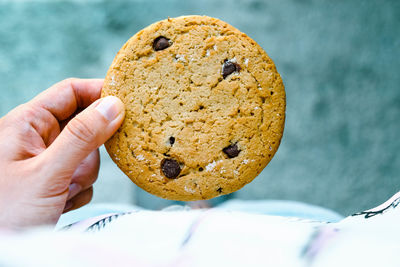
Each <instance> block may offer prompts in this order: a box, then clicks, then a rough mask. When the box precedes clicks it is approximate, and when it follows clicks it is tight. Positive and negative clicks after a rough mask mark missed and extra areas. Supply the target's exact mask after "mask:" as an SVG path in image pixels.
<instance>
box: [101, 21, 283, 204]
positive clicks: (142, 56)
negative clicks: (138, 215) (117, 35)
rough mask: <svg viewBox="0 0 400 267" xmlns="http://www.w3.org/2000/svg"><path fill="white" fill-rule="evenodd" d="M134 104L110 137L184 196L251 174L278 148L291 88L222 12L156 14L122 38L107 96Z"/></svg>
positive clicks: (164, 187) (227, 187)
mask: <svg viewBox="0 0 400 267" xmlns="http://www.w3.org/2000/svg"><path fill="white" fill-rule="evenodd" d="M107 95H115V96H117V97H119V98H120V99H121V100H122V101H123V102H124V103H125V106H126V118H125V121H124V123H123V125H122V127H121V128H120V129H119V131H118V132H117V133H116V134H115V135H114V136H113V137H112V138H111V139H110V140H109V141H108V142H107V143H106V148H107V151H108V152H109V154H110V155H111V157H112V159H113V160H114V162H116V164H117V165H118V166H119V167H120V168H121V170H123V171H124V172H125V174H126V175H127V176H128V177H129V178H130V179H131V180H132V181H133V182H135V183H136V184H137V185H138V186H140V187H141V188H143V189H144V190H146V191H148V192H150V193H152V194H155V195H157V196H160V197H163V198H167V199H174V200H183V201H190V200H199V199H209V198H213V197H216V196H219V195H222V194H228V193H231V192H234V191H236V190H238V189H240V188H242V187H243V186H244V185H245V184H247V183H249V182H251V181H252V180H253V179H254V178H255V177H256V176H257V175H258V174H259V173H260V172H261V171H262V170H263V168H264V167H265V166H266V165H267V164H268V162H269V161H270V160H271V158H272V157H273V155H274V154H275V152H276V150H277V149H278V146H279V143H280V140H281V137H282V133H283V127H284V120H285V91H284V86H283V83H282V80H281V78H280V75H279V74H278V72H277V71H276V68H275V65H274V63H273V62H272V60H271V59H270V58H269V57H268V56H267V54H266V53H265V52H264V51H263V50H262V48H261V47H260V46H259V45H258V44H257V43H256V42H255V41H253V40H252V39H250V38H249V37H248V36H247V35H245V34H244V33H241V32H240V31H239V30H237V29H235V28H234V27H232V26H230V25H229V24H227V23H225V22H223V21H220V20H218V19H214V18H210V17H206V16H186V17H179V18H173V19H167V20H163V21H160V22H157V23H154V24H152V25H150V26H148V27H147V28H145V29H143V30H141V31H140V32H138V33H137V34H135V35H134V36H133V37H132V38H131V39H130V40H128V42H127V43H126V44H125V45H124V46H123V47H122V48H121V50H120V51H119V52H118V54H117V56H116V57H115V59H114V61H113V63H112V64H111V66H110V69H109V71H108V73H107V76H106V79H105V82H104V87H103V92H102V96H107Z"/></svg>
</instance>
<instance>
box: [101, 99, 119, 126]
mask: <svg viewBox="0 0 400 267" xmlns="http://www.w3.org/2000/svg"><path fill="white" fill-rule="evenodd" d="M120 102H121V101H120V100H119V99H118V98H117V97H115V96H107V97H105V98H103V99H102V100H100V104H98V105H97V107H96V109H97V111H98V112H100V114H101V115H103V116H104V117H105V118H106V119H107V120H109V121H113V120H114V119H116V118H117V117H118V115H119V114H120V113H121V111H122V110H121V105H120Z"/></svg>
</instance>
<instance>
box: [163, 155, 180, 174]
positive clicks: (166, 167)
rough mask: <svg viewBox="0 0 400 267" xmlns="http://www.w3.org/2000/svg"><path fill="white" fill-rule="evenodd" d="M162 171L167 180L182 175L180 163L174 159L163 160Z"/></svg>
mask: <svg viewBox="0 0 400 267" xmlns="http://www.w3.org/2000/svg"><path fill="white" fill-rule="evenodd" d="M161 170H162V172H163V173H164V175H165V176H166V177H167V178H172V179H174V178H176V177H178V175H179V173H181V167H180V166H179V163H178V162H177V161H176V160H174V159H163V160H162V161H161Z"/></svg>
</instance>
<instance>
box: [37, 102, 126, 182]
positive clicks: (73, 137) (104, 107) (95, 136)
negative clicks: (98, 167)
mask: <svg viewBox="0 0 400 267" xmlns="http://www.w3.org/2000/svg"><path fill="white" fill-rule="evenodd" d="M124 116H125V107H124V104H123V103H122V102H121V100H120V99H119V98H117V97H115V96H107V97H105V98H102V99H99V100H97V101H96V102H94V103H93V104H92V105H90V106H89V107H88V108H86V109H85V110H83V111H82V112H81V113H79V114H78V115H77V116H76V117H75V118H73V119H72V120H71V121H69V122H68V124H67V125H66V126H65V128H64V129H63V130H62V132H61V133H60V135H59V136H58V137H57V138H56V139H55V140H54V142H53V143H52V144H51V145H50V146H49V147H48V148H47V149H46V151H44V152H43V153H42V154H40V155H41V156H43V157H44V158H45V159H44V160H45V161H46V165H48V166H49V168H51V173H52V174H53V175H51V176H53V177H60V178H61V177H65V176H70V175H72V174H73V173H74V171H75V169H76V168H77V167H78V166H79V164H80V163H81V162H82V161H83V160H84V159H85V158H86V157H87V156H88V155H89V154H90V153H91V152H92V151H93V150H95V149H97V148H98V147H99V146H101V145H102V144H104V143H105V142H106V141H107V140H108V139H109V138H110V137H111V136H112V135H113V134H114V133H115V132H116V131H117V129H118V128H119V127H120V126H121V124H122V121H123V120H124Z"/></svg>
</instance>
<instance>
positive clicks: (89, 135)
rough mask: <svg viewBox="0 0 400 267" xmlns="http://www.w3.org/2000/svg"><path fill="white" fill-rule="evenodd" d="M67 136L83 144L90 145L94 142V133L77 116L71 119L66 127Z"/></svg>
mask: <svg viewBox="0 0 400 267" xmlns="http://www.w3.org/2000/svg"><path fill="white" fill-rule="evenodd" d="M66 129H67V131H68V132H69V134H71V135H72V136H73V138H74V139H75V140H76V141H79V142H81V143H83V144H88V143H91V142H92V141H93V140H94V136H95V132H94V130H93V129H92V128H91V127H89V126H88V125H87V123H86V122H85V121H83V120H82V119H81V118H80V117H79V116H76V117H75V118H74V119H72V120H71V121H70V122H69V123H68V124H67V126H66Z"/></svg>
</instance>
